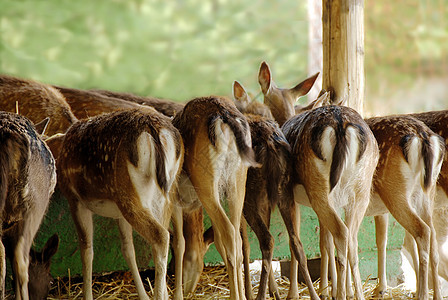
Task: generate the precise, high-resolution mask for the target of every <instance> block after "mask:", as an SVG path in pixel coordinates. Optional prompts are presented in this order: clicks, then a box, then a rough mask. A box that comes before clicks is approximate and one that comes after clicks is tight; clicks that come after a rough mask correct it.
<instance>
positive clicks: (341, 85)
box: [322, 0, 365, 114]
mask: <svg viewBox="0 0 448 300" xmlns="http://www.w3.org/2000/svg"><path fill="white" fill-rule="evenodd" d="M322 1H323V2H322V3H323V5H322V23H323V25H322V26H323V88H324V89H326V90H327V91H331V94H332V101H333V103H338V102H340V101H342V100H343V101H344V103H345V105H347V106H350V107H352V108H354V109H356V110H357V111H358V112H359V113H360V114H362V111H363V101H364V89H365V77H364V1H363V0H322Z"/></svg>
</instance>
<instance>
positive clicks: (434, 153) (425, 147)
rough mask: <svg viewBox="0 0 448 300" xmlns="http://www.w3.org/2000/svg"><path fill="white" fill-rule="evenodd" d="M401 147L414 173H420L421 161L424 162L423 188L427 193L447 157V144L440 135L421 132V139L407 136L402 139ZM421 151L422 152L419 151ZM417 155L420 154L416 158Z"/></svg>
mask: <svg viewBox="0 0 448 300" xmlns="http://www.w3.org/2000/svg"><path fill="white" fill-rule="evenodd" d="M400 146H401V148H402V151H403V155H404V157H405V159H406V161H407V162H408V164H409V165H410V167H411V169H412V170H413V171H414V172H417V171H418V166H419V162H418V161H419V160H421V161H422V162H423V169H424V172H422V181H421V182H422V188H423V190H425V191H427V190H428V188H429V187H430V186H432V185H434V183H435V182H434V181H435V180H436V178H437V176H434V175H435V174H438V172H439V171H440V165H441V161H442V159H443V156H444V155H445V142H444V141H443V139H442V138H441V137H440V136H438V135H435V134H433V135H428V134H426V133H425V132H421V137H418V136H416V135H406V136H404V137H403V138H402V139H401V142H400ZM419 149H421V151H419ZM415 153H420V155H419V156H416V155H415Z"/></svg>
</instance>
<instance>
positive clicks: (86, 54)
mask: <svg viewBox="0 0 448 300" xmlns="http://www.w3.org/2000/svg"><path fill="white" fill-rule="evenodd" d="M306 5H307V1H291V0H277V1H250V0H239V1H231V0H213V1H201V0H185V1H184V0H177V1H173V0H171V1H157V0H107V1H106V0H95V1H93V0H77V1H72V0H0V72H1V73H7V74H11V75H16V76H19V77H25V78H31V79H34V80H37V81H42V82H45V83H50V84H57V85H64V86H68V87H75V88H102V89H111V90H117V91H128V92H134V93H137V94H140V95H150V96H156V97H163V98H169V99H173V100H176V101H186V100H188V99H191V98H193V97H195V96H205V95H209V94H218V95H229V96H230V95H231V87H232V82H233V81H234V80H239V81H240V82H241V83H242V84H243V85H245V86H246V88H248V90H249V91H252V92H253V93H254V94H255V95H257V94H259V86H258V83H257V73H258V68H259V66H260V63H261V61H263V60H265V61H267V62H268V63H269V64H270V65H271V68H272V69H273V73H274V80H275V81H276V82H277V83H278V84H279V85H280V86H283V87H292V86H293V85H295V84H296V83H298V82H299V81H301V80H303V79H304V78H305V77H306V76H307V64H308V58H307V55H308V17H307V6H306ZM447 7H448V0H420V1H419V0H406V1H405V0H397V1H389V0H376V1H366V2H365V44H366V46H365V50H366V52H365V54H366V56H365V59H366V61H365V67H366V69H365V72H366V100H365V110H366V115H379V114H385V113H393V112H412V111H421V110H429V109H446V108H448V96H447V95H448V21H447V20H448V8H447ZM259 100H261V99H260V98H259ZM302 101H306V100H302ZM58 205H62V208H60V210H59V211H60V213H53V214H52V215H51V219H52V220H51V221H49V218H48V217H47V221H46V223H45V224H43V227H42V228H43V229H45V230H46V233H45V234H43V235H48V236H49V235H51V234H52V232H51V231H53V230H55V228H59V230H60V231H61V234H63V235H64V237H63V242H64V243H70V242H71V243H72V244H71V246H70V247H71V248H70V249H65V251H66V252H65V254H64V253H62V254H58V255H57V257H56V264H55V266H54V270H56V273H57V274H64V273H65V272H66V270H67V269H66V268H67V265H66V264H64V262H67V261H70V264H71V267H72V271H73V273H72V274H74V273H78V272H79V271H80V265H79V262H80V259H79V251H77V244H76V243H73V238H74V236H73V234H74V233H73V227H72V226H73V225H72V223H67V222H69V221H68V220H69V216H68V212H67V205H66V203H65V204H64V203H62V204H61V203H58V202H54V203H53V206H54V207H55V206H58ZM50 210H51V208H50ZM54 211H55V210H53V212H54ZM305 211H306V214H305V216H304V217H303V220H304V221H303V222H302V224H303V223H304V222H306V223H307V224H308V227H307V228H304V230H302V231H304V233H303V234H304V236H305V237H304V244H305V246H306V247H308V248H307V254H308V256H309V257H312V256H315V255H317V254H318V245H317V243H318V242H317V241H318V239H317V235H316V232H317V230H318V223H317V220H316V218H315V216H313V213H312V212H311V210H308V209H305ZM57 222H60V224H59V225H58V226H60V227H54V226H53V225H54V224H56V223H57ZM273 222H276V223H274V224H277V223H278V222H279V220H278V218H275V221H273ZM372 222H373V221H372V219H367V220H366V221H365V224H366V223H367V224H370V225H368V226H370V227H368V228H369V229H362V230H365V231H362V232H363V233H362V235H363V236H364V237H368V238H369V239H368V243H367V244H366V245H365V246H364V245H363V246H362V247H363V248H362V249H364V250H365V252H364V253H367V252H368V251H367V250H369V251H370V250H371V251H373V250H374V240H373V239H374V236H373V231H372V226H373V224H372ZM64 224H66V225H64ZM64 226H65V227H67V228H68V229H67V230H69V232H70V233H67V234H64V232H65V231H64V230H62V228H64ZM110 226H111V225H109V223H106V225H105V228H109V227H110ZM278 226H280V225H278ZM278 226H277V225H274V227H275V228H274V235H275V237H276V242H277V239H278V240H279V242H280V241H283V243H284V247H283V248H282V249H276V257H283V256H285V255H287V254H288V248H287V239H286V237H285V234H284V233H282V232H283V230H281V227H278ZM391 226H394V227H395V226H396V223H395V222H391ZM363 228H366V227H363ZM306 232H308V233H306ZM307 234H308V236H307ZM393 234H394V233H390V235H393ZM401 234H402V232H401ZM41 236H42V233H41ZM108 236H109V235H107V236H106V237H104V236H103V237H101V238H103V239H104V238H106V239H108ZM252 237H253V236H252ZM400 237H401V238H402V235H401V236H400ZM364 240H365V239H364ZM39 241H40V243H41V242H42V241H43V240H42V239H41V240H39ZM253 241H254V243H253V249H254V252H253V253H254V255H256V256H259V251H258V245H257V242H256V241H255V240H254V239H253ZM141 242H142V241H138V242H137V243H141ZM392 244H393V243H392ZM95 245H99V246H96V247H101V245H102V243H95ZM116 246H117V249H109V250H113V251H114V252H113V257H112V256H111V257H109V258H108V259H105V260H104V263H103V264H102V265H101V266H100V265H99V260H96V262H95V266H96V271H104V270H107V268H109V267H110V265H109V262H110V260H115V264H116V265H118V266H119V267H120V268H126V267H125V264H124V261H123V260H122V258H121V254H120V253H119V250H118V247H119V246H118V244H117V245H116ZM399 246H400V240H399V239H398V240H396V241H395V244H393V245H392V246H391V247H394V249H398V248H399ZM362 249H361V257H362V256H363V254H362V251H363V250H362ZM95 251H97V249H96V250H95ZM109 252H110V251H109ZM145 253H146V254H147V251H146V252H145ZM213 253H214V254H213ZM111 255H112V254H111ZM142 255H143V254H142ZM140 259H141V260H140V261H141V262H142V263H143V264H146V263H147V260H148V259H149V257H144V259H143V258H141V257H140ZM207 259H208V261H212V262H213V261H214V262H216V261H219V256H217V254H216V252H212V254H210V252H209V254H208V258H207ZM372 259H373V258H372ZM76 262H78V263H76ZM372 272H373V271H372ZM372 272H370V273H367V274H372Z"/></svg>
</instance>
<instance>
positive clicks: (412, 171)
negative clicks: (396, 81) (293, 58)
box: [259, 62, 445, 299]
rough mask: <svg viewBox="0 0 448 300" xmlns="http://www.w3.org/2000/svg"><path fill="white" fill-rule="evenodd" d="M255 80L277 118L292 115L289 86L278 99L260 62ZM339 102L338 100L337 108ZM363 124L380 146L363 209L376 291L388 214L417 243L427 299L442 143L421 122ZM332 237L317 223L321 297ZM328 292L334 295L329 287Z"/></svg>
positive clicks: (382, 284)
mask: <svg viewBox="0 0 448 300" xmlns="http://www.w3.org/2000/svg"><path fill="white" fill-rule="evenodd" d="M259 83H260V85H261V88H262V91H263V94H264V96H265V103H267V104H268V106H270V105H269V103H271V105H273V104H272V103H275V105H277V106H276V107H277V111H278V112H279V114H281V112H283V115H282V116H281V118H282V119H288V118H290V117H291V115H290V113H288V112H290V111H292V109H291V107H293V105H294V102H295V100H296V99H295V98H294V97H293V96H292V95H293V92H292V91H290V90H288V89H282V90H281V91H282V94H290V95H289V97H283V96H282V94H280V93H279V91H278V88H277V87H276V86H275V84H272V75H271V73H270V70H269V66H268V65H267V64H266V63H265V62H263V63H262V65H261V67H260V72H259ZM279 95H280V96H279ZM341 104H342V103H339V104H338V106H339V105H341ZM282 105H286V106H288V109H283V110H282V109H281V107H282ZM341 107H344V106H341ZM274 116H275V115H274ZM295 118H297V117H295ZM365 122H366V123H367V124H368V125H369V128H370V130H371V131H372V132H373V134H374V136H375V139H376V141H377V144H378V146H379V160H378V165H377V166H376V171H375V176H374V177H373V182H372V186H373V194H372V197H371V199H370V203H369V204H368V207H367V209H366V211H365V215H366V216H375V223H376V230H377V247H378V249H379V259H378V270H379V271H378V272H379V287H378V290H379V292H380V293H382V292H383V291H384V290H385V289H386V287H387V283H386V273H385V249H386V248H385V243H386V236H385V234H384V232H386V230H387V226H386V225H387V223H385V219H386V217H385V216H386V214H387V213H389V212H390V213H392V215H393V216H394V217H395V218H396V219H397V221H398V222H399V223H400V224H401V225H402V226H403V227H404V228H405V229H406V230H407V231H409V232H410V233H411V235H412V236H413V237H414V239H415V240H416V241H417V243H418V248H419V257H420V258H422V260H421V262H420V272H419V280H418V288H417V290H418V293H417V294H418V296H419V298H422V299H426V298H428V287H427V278H428V268H427V266H428V256H430V261H431V265H432V269H433V270H432V271H433V272H434V270H437V264H438V255H437V251H436V247H435V246H434V242H435V235H434V228H433V224H432V220H431V216H430V213H429V212H430V211H431V207H432V205H433V194H434V186H435V182H436V179H437V176H438V174H439V172H440V168H441V159H442V157H443V156H444V153H445V147H443V144H442V143H441V140H440V137H439V136H438V135H437V134H435V133H434V132H433V131H432V130H431V129H430V128H428V127H427V126H426V125H425V124H424V123H423V122H421V121H419V120H417V119H415V118H413V117H403V116H386V117H373V118H369V119H366V120H365ZM282 129H283V127H282ZM285 135H286V134H285ZM301 194H303V190H302V191H300V190H299V189H297V190H295V197H296V198H299V199H306V197H305V196H304V195H301ZM416 207H417V209H416ZM416 210H417V211H416ZM346 219H347V218H346ZM319 220H320V218H319ZM322 229H323V230H322ZM331 240H332V238H331V236H330V235H329V234H328V229H327V228H325V226H321V255H322V259H323V260H322V264H321V286H320V290H321V292H322V295H323V297H328V289H326V286H327V285H328V276H327V274H328V273H327V272H328V256H330V258H331V257H332V256H333V255H334V250H333V248H332V247H331ZM430 245H431V246H430ZM338 253H339V252H338ZM351 267H352V273H355V271H354V270H353V266H351ZM291 269H292V270H293V271H292V272H294V269H296V268H293V267H292V268H291ZM330 271H331V273H332V274H333V273H336V272H335V263H334V259H330ZM295 272H297V271H295ZM347 274H348V273H347ZM353 275H354V277H355V290H356V289H357V288H356V286H357V285H358V286H359V283H358V284H357V283H356V280H357V279H356V277H357V275H356V274H353ZM337 277H338V280H337V289H338V293H339V287H340V286H342V284H341V283H340V280H344V279H345V278H341V277H340V276H337ZM339 279H340V280H339ZM332 280H333V285H335V281H336V276H335V275H332ZM346 282H347V283H348V285H351V284H350V276H347V280H346ZM293 283H295V282H293ZM434 285H435V288H434V295H435V296H434V297H435V298H436V299H440V289H439V288H438V283H437V281H435V282H434ZM347 290H348V291H349V292H350V290H351V289H347ZM332 295H333V297H335V291H334V289H333V291H332ZM356 297H358V298H360V297H362V295H359V293H358V292H357V295H356ZM361 299H362V298H361Z"/></svg>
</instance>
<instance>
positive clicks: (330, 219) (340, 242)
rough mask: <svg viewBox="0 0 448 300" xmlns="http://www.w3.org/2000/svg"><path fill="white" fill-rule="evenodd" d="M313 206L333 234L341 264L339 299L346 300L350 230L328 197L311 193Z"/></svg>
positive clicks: (321, 220) (338, 285)
mask: <svg viewBox="0 0 448 300" xmlns="http://www.w3.org/2000/svg"><path fill="white" fill-rule="evenodd" d="M308 197H309V198H310V202H311V205H312V207H313V209H314V211H315V212H316V214H317V217H318V218H319V221H320V222H321V223H322V225H323V226H324V227H326V228H327V229H328V230H329V231H330V232H331V234H332V236H333V239H334V244H335V246H336V250H337V255H338V258H339V262H340V269H339V272H338V283H337V294H336V295H337V297H336V298H337V299H346V276H347V274H346V272H347V254H348V234H349V231H348V228H347V226H346V225H345V224H344V222H343V221H342V220H341V218H340V217H339V215H338V214H337V212H336V211H335V210H334V208H333V207H331V206H330V204H329V203H328V196H327V195H321V194H317V193H309V195H308Z"/></svg>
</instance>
